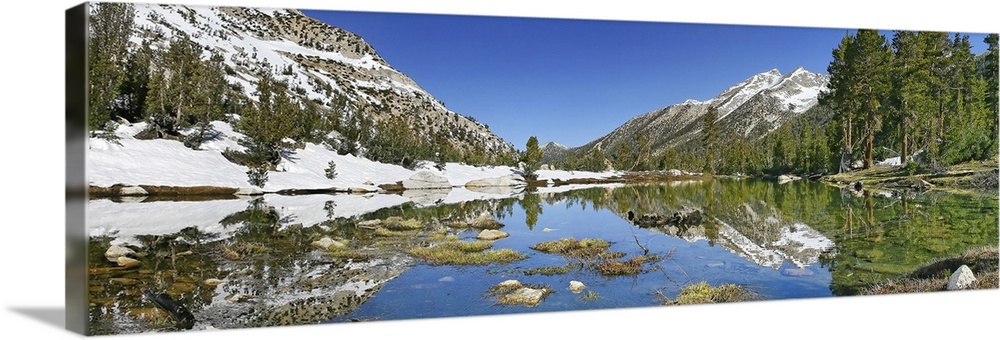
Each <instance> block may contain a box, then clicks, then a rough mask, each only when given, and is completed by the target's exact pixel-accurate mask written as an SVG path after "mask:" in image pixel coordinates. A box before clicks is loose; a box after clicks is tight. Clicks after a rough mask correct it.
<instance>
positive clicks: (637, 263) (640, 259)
mask: <svg viewBox="0 0 1000 340" xmlns="http://www.w3.org/2000/svg"><path fill="white" fill-rule="evenodd" d="M659 259H660V257H659V256H656V255H638V256H633V257H630V258H629V259H627V260H625V261H618V260H615V259H610V258H604V259H600V260H596V261H593V262H591V263H590V267H592V268H594V270H597V272H599V273H601V275H604V276H616V275H637V274H639V273H642V272H643V265H645V264H646V263H652V262H656V261H657V260H659Z"/></svg>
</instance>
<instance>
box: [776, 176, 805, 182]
mask: <svg viewBox="0 0 1000 340" xmlns="http://www.w3.org/2000/svg"><path fill="white" fill-rule="evenodd" d="M800 179H802V177H799V176H795V175H781V176H778V184H784V183H788V182H791V181H797V180H800Z"/></svg>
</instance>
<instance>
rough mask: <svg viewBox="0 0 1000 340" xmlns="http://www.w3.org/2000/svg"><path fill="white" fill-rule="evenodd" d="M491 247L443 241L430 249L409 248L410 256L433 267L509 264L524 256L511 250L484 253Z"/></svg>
mask: <svg viewBox="0 0 1000 340" xmlns="http://www.w3.org/2000/svg"><path fill="white" fill-rule="evenodd" d="M490 247H492V243H490V242H486V241H472V242H464V241H457V240H452V241H445V242H442V243H438V244H435V245H433V246H430V247H417V248H411V249H410V251H409V253H410V255H413V256H416V257H418V258H421V259H424V260H427V261H430V262H431V264H434V265H485V264H491V263H510V262H514V261H518V260H522V259H524V257H525V256H524V255H523V254H521V253H518V252H516V251H514V250H511V249H506V248H504V249H498V250H490V251H485V250H487V249H489V248H490Z"/></svg>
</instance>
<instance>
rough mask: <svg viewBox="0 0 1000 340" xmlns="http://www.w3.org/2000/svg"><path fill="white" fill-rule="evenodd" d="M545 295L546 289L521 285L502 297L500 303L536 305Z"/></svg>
mask: <svg viewBox="0 0 1000 340" xmlns="http://www.w3.org/2000/svg"><path fill="white" fill-rule="evenodd" d="M544 297H545V289H536V288H529V287H521V288H518V289H517V290H515V291H514V292H513V293H510V294H507V295H504V296H501V297H500V303H502V304H505V305H526V306H536V305H538V304H539V303H541V302H542V298H544Z"/></svg>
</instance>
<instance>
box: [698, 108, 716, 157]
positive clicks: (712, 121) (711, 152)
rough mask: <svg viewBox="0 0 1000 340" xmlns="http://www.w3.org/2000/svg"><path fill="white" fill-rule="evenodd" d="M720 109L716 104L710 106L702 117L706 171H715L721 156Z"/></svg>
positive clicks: (702, 141) (702, 139) (702, 142)
mask: <svg viewBox="0 0 1000 340" xmlns="http://www.w3.org/2000/svg"><path fill="white" fill-rule="evenodd" d="M718 120H719V109H718V108H716V107H715V106H711V107H709V108H708V112H706V113H705V116H704V117H703V118H702V129H701V144H702V147H703V148H704V150H705V161H704V164H705V165H704V171H705V172H708V173H715V170H716V168H717V167H718V165H719V164H718V163H719V161H718V159H719V156H720V152H719V150H720V145H719V143H720V140H719V137H720V136H719V133H720V132H719V125H718V122H717V121H718Z"/></svg>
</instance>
